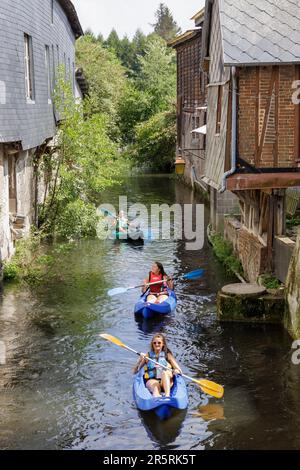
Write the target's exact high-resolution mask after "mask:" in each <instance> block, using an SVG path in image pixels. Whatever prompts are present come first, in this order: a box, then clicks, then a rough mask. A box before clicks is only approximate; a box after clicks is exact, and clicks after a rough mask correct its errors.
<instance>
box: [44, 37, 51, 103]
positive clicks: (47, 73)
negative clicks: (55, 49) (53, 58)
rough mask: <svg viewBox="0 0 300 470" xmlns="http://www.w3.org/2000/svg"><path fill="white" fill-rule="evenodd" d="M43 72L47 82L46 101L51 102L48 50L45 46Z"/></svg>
mask: <svg viewBox="0 0 300 470" xmlns="http://www.w3.org/2000/svg"><path fill="white" fill-rule="evenodd" d="M45 70H46V80H47V93H48V101H51V88H52V87H51V68H50V48H49V46H45Z"/></svg>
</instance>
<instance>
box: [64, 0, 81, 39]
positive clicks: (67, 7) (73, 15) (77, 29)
mask: <svg viewBox="0 0 300 470" xmlns="http://www.w3.org/2000/svg"><path fill="white" fill-rule="evenodd" d="M58 3H59V4H60V6H61V7H62V8H63V10H64V12H65V13H66V15H67V18H68V20H69V23H70V25H71V27H72V30H73V33H74V34H75V37H76V39H77V38H79V37H80V36H83V34H84V33H83V29H82V27H81V24H80V21H79V18H78V15H77V11H76V9H75V7H74V5H73V3H72V2H71V0H58Z"/></svg>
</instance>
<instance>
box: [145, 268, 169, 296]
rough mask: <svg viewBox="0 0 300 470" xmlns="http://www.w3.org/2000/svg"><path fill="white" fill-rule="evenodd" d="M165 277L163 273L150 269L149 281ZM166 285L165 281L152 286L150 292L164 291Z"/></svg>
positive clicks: (160, 279)
mask: <svg viewBox="0 0 300 470" xmlns="http://www.w3.org/2000/svg"><path fill="white" fill-rule="evenodd" d="M163 278H164V277H163V275H162V274H154V273H153V272H152V271H150V273H149V283H151V282H157V281H162V280H163ZM165 287H166V285H165V283H161V284H156V285H154V286H150V293H151V294H159V293H160V292H163V291H164V290H165Z"/></svg>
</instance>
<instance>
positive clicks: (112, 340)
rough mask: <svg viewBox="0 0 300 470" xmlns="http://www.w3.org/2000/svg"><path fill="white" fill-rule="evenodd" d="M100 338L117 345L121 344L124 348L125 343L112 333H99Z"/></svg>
mask: <svg viewBox="0 0 300 470" xmlns="http://www.w3.org/2000/svg"><path fill="white" fill-rule="evenodd" d="M100 336H101V338H103V339H106V340H107V341H110V342H111V343H114V344H116V345H117V346H121V347H122V348H126V346H125V344H124V343H122V341H120V340H119V339H118V338H116V337H115V336H112V335H108V334H107V333H101V335H100Z"/></svg>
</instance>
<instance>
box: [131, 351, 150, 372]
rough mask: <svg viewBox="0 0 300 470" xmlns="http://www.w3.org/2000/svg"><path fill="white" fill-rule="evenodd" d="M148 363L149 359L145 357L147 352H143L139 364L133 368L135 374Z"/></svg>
mask: <svg viewBox="0 0 300 470" xmlns="http://www.w3.org/2000/svg"><path fill="white" fill-rule="evenodd" d="M146 363H147V361H146V359H145V354H142V353H141V355H140V358H139V360H138V362H137V364H136V365H135V366H134V367H133V369H132V372H133V373H134V374H137V373H138V371H139V370H140V369H141V368H142V367H144V365H145V364H146Z"/></svg>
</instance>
